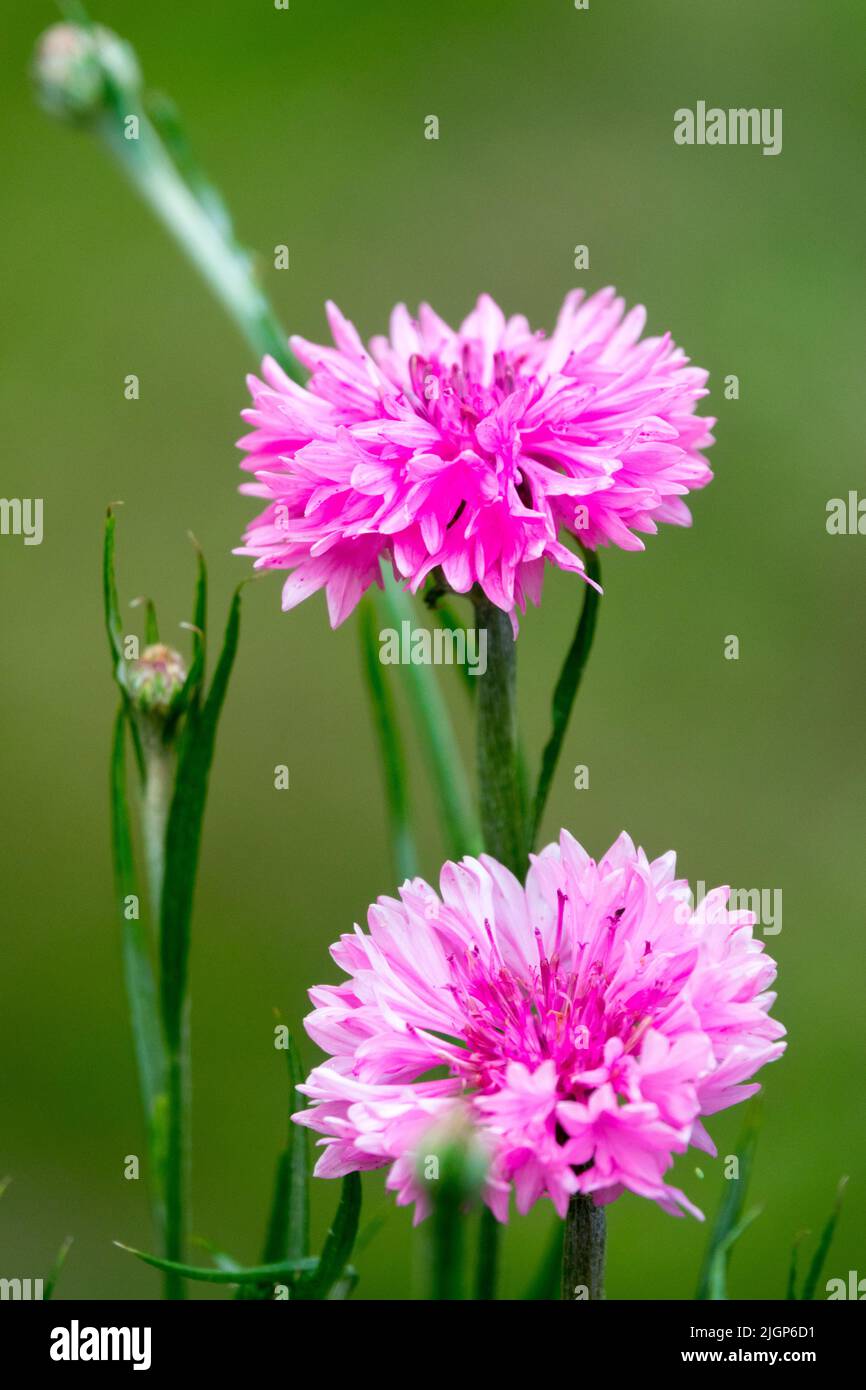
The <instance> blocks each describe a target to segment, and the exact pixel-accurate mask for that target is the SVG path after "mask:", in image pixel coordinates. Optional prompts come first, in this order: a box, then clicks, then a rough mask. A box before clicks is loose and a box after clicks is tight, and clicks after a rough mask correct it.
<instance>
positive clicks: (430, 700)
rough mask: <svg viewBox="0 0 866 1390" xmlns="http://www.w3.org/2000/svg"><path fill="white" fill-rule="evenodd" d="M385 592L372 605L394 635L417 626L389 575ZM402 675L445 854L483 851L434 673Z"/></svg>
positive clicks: (415, 669)
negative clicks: (439, 819) (437, 810)
mask: <svg viewBox="0 0 866 1390" xmlns="http://www.w3.org/2000/svg"><path fill="white" fill-rule="evenodd" d="M384 583H385V587H384V589H383V591H382V593H381V594H376V595H375V596H374V597H375V601H376V603H377V606H379V607H380V608H381V610H382V611H383V612H384V614H385V615H386V616H387V618H388V620H389V625H390V626H392V627H394V628H395V629H396V630H397V632H400V631H401V630H402V626H401V625H402V624H403V623H404V622H409V624H410V625H411V626H414V625H415V622H416V621H417V619H418V611H417V608H416V605H415V604H414V602H413V600H412V598H411V596H410V595H409V594H407V593H406V591H405V590H404V589H403V587H402V585H400V584H399V583H398V582H397V580H395V579H394V577H393V575H391V574H386V575H385V579H384ZM401 669H403V670H404V671H405V675H406V691H407V694H408V696H409V700H410V703H411V707H412V712H413V715H414V718H415V725H416V729H417V731H418V735H419V737H420V739H421V741H422V748H423V752H424V760H425V763H426V765H427V767H428V769H429V772H430V776H431V778H432V780H433V785H434V788H435V790H436V795H437V799H438V801H439V808H440V812H441V816H442V824H443V830H444V834H445V841H446V849H447V853H448V854H449V855H451V856H452V857H453V858H455V859H459V858H462V856H463V855H464V854H478V853H480V850H481V830H480V827H479V825H478V820H477V817H476V815H475V812H474V810H473V808H472V798H471V796H470V793H469V780H468V778H467V776H466V768H465V765H464V760H463V755H462V753H461V751H460V748H459V746H458V743H457V740H456V738H455V736H454V729H453V726H452V723H451V716H450V714H449V712H448V706H447V705H446V703H445V701H444V699H443V697H442V692H441V690H440V689H439V683H438V681H437V679H436V674H435V671H434V670H433V668H432V667H431V666H421V665H417V664H416V663H414V662H413V663H411V664H410V665H408V666H406V667H404V668H401Z"/></svg>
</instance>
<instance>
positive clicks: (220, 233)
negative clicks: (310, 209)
mask: <svg viewBox="0 0 866 1390" xmlns="http://www.w3.org/2000/svg"><path fill="white" fill-rule="evenodd" d="M124 95H125V94H124ZM124 95H121V96H120V102H121V107H118V109H116V110H114V111H110V112H107V113H106V114H105V115H104V116H103V117H102V119H101V120H100V122H99V124H98V127H97V129H98V131H99V134H100V135H101V136H102V138H103V140H104V141H105V143H106V145H107V146H108V148H109V150H110V151H111V153H112V154H113V155H114V156H115V158H116V159H117V160H118V162H119V163H120V165H121V167H122V168H123V170H124V173H125V174H126V175H127V177H128V178H129V179H130V181H131V182H132V184H133V185H134V187H135V188H136V189H137V191H138V193H139V194H140V196H141V197H142V198H143V200H144V201H145V203H147V205H148V207H149V208H150V209H151V211H152V212H153V213H154V214H155V215H156V217H157V218H158V219H159V221H160V222H161V223H162V224H163V226H164V227H165V228H166V230H167V231H168V232H169V233H170V234H171V235H172V236H173V237H174V239H175V241H176V242H177V243H178V245H179V246H180V247H181V249H182V250H183V251H184V252H185V254H186V255H187V257H188V258H189V260H190V261H191V262H192V264H193V265H194V266H195V268H196V270H197V271H198V272H199V274H200V275H201V276H202V278H203V279H204V281H205V283H206V284H207V285H208V286H209V288H210V289H211V290H212V291H213V293H214V295H215V296H216V298H217V300H218V301H219V302H220V303H221V304H222V306H223V308H224V309H225V310H226V312H227V313H228V315H229V317H230V318H231V319H233V320H234V322H235V324H236V325H237V326H238V328H239V329H240V331H241V333H242V334H243V336H244V338H245V339H246V341H247V342H248V343H249V345H250V347H251V348H252V349H253V351H254V352H255V353H256V355H257V356H258V357H262V356H264V354H265V353H270V354H271V356H272V357H274V358H276V360H277V361H278V362H279V363H280V365H281V366H282V367H283V369H284V370H285V371H286V372H288V374H289V375H290V376H292V377H294V379H295V380H296V381H301V380H302V379H303V374H302V372H301V368H300V365H299V363H298V361H297V359H296V358H295V357H294V355H293V354H292V353H291V351H290V350H289V348H288V345H287V342H286V336H285V333H284V332H283V329H282V328H281V326H280V323H279V320H278V318H277V316H276V314H275V313H274V311H273V309H272V308H271V305H270V303H269V302H268V299H267V297H266V295H265V294H264V293H263V291H262V290H261V289H260V288H259V286H258V284H257V282H256V279H255V275H254V273H253V269H252V265H251V260H250V255H249V253H248V252H247V251H246V250H245V249H244V248H243V247H241V246H239V245H238V244H237V243H236V242H235V241H234V239H233V237H232V236H231V234H230V232H229V230H228V229H227V228H226V227H225V226H224V225H223V224H222V223H221V222H219V221H217V220H216V219H215V218H214V217H213V216H212V215H211V212H210V211H209V209H208V208H207V207H205V206H204V205H203V204H202V203H201V202H200V201H199V199H198V198H197V197H196V195H195V193H194V192H193V191H192V189H191V188H190V187H189V185H188V184H187V183H186V182H185V181H184V179H183V177H182V176H181V174H180V172H179V170H178V169H177V166H176V165H175V163H174V161H173V160H172V159H171V157H170V156H169V154H168V153H167V151H166V149H165V146H164V144H163V142H162V140H161V139H160V137H159V134H158V133H157V131H156V129H155V128H154V126H153V124H152V122H151V121H150V120H149V119H148V117H147V116H146V115H145V114H144V112H143V111H142V110H141V109H140V106H141V103H140V99H139V100H137V99H136V98H135V97H134V96H132V95H131V94H129V95H128V96H126V100H128V101H131V102H133V103H134V104H133V105H131V106H130V108H129V110H128V111H124V110H122V109H121V108H122V105H123V104H124ZM129 114H134V115H136V116H137V117H138V122H139V127H138V138H137V139H127V138H126V136H125V134H124V118H125V116H127V115H129Z"/></svg>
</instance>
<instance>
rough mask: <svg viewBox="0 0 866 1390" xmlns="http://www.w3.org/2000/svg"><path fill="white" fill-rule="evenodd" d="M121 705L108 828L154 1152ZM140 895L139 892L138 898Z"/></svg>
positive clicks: (148, 994) (150, 1023)
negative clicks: (130, 908) (132, 911)
mask: <svg viewBox="0 0 866 1390" xmlns="http://www.w3.org/2000/svg"><path fill="white" fill-rule="evenodd" d="M126 723H127V715H126V711H125V709H124V708H123V707H122V706H121V708H120V709H119V710H118V712H117V718H116V720H115V723H114V743H113V747H112V753H111V828H112V847H113V851H114V881H115V896H116V901H117V911H118V917H119V921H120V926H121V953H122V957H123V974H124V980H125V983H126V993H127V998H128V1000H129V1013H130V1019H131V1022H132V1037H133V1044H134V1047H135V1059H136V1065H137V1069H138V1079H139V1086H140V1088H141V1096H142V1101H143V1104H144V1110H145V1115H146V1116H147V1125H148V1139H149V1141H150V1146H151V1157H152V1158H153V1149H154V1144H153V1138H154V1135H153V1125H154V1119H155V1115H156V1112H157V1107H158V1097H159V1096H160V1095H162V1094H163V1092H164V1090H165V1049H164V1047H163V1043H162V1034H161V1032H160V1027H159V1015H158V1012H157V1003H156V982H155V980H154V975H153V965H152V963H151V959H150V951H149V948H148V942H147V937H146V935H145V931H144V927H143V924H142V922H141V919H140V918H138V917H130V916H129V915H128V912H127V911H126V910H125V904H126V902H127V901H128V899H129V898H130V897H133V896H134V897H137V898H138V897H139V893H138V885H137V881H136V875H135V864H134V860H133V853H132V833H131V830H130V822H129V804H128V800H127V794H126V746H125V738H124V735H125V731H126ZM139 901H140V898H139Z"/></svg>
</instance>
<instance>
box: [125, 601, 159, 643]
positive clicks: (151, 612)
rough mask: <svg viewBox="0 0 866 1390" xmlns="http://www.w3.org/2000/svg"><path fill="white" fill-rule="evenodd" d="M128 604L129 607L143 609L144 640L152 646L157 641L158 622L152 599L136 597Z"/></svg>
mask: <svg viewBox="0 0 866 1390" xmlns="http://www.w3.org/2000/svg"><path fill="white" fill-rule="evenodd" d="M129 606H130V608H143V609H144V640H145V642H146V644H147V646H149V647H152V646H154V645H155V644H156V643H157V642H158V641H159V623H158V622H157V620H156V607H155V605H154V602H153V599H152V598H136V599H133V600H132V602H131V603H130V605H129Z"/></svg>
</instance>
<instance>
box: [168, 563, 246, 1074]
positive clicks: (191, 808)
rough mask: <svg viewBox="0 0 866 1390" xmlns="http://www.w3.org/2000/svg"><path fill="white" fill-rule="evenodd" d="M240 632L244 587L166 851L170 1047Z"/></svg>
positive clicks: (192, 719)
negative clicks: (217, 748)
mask: <svg viewBox="0 0 866 1390" xmlns="http://www.w3.org/2000/svg"><path fill="white" fill-rule="evenodd" d="M239 632H240V589H238V590H236V592H235V594H234V597H233V599H232V604H231V608H230V610H229V617H228V622H227V624H226V631H225V638H224V641H223V648H222V651H221V653H220V657H219V661H218V662H217V667H216V671H215V672H214V677H213V681H212V682H211V687H210V690H209V692H208V695H207V699H206V700H205V703H204V706H203V708H202V709H201V710H199V711H196V710H193V709H190V711H189V715H188V718H187V723H186V726H185V728H184V731H183V734H182V738H181V745H180V755H179V759H178V769H177V777H176V780H175V787H174V795H173V797H172V802H171V809H170V811H169V817H168V827H167V830H166V847H165V888H164V891H163V895H162V904H161V912H160V960H161V967H162V969H161V979H160V984H161V1005H162V1017H163V1024H164V1027H165V1032H166V1038H167V1041H168V1045H169V1048H170V1049H171V1050H175V1049H177V1048H178V1047H179V1046H180V1043H181V1037H182V1031H183V1013H184V1001H185V999H186V988H187V968H188V961H189V935H190V919H191V916H192V904H193V896H194V892H195V878H196V870H197V868H198V856H199V848H200V845H201V829H202V821H203V818H204V809H205V800H206V797H207V785H208V778H209V775H210V769H211V763H212V761H213V753H214V744H215V741H216V731H217V725H218V722H219V717H220V713H221V711H222V707H223V701H224V700H225V695H226V690H227V689H228V683H229V677H230V676H231V671H232V666H233V664H234V659H235V653H236V652H237V645H238V635H239Z"/></svg>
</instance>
